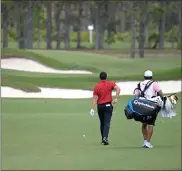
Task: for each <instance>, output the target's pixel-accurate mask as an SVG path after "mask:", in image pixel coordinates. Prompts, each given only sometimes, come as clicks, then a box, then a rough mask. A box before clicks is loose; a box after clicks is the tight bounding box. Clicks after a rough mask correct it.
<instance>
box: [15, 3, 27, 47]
mask: <svg viewBox="0 0 182 171" xmlns="http://www.w3.org/2000/svg"><path fill="white" fill-rule="evenodd" d="M13 2H14V6H15V16H16V21H17V23H16V30H17V38H18V48H19V49H24V48H25V40H24V38H25V37H24V36H25V29H24V21H25V19H24V17H25V15H24V7H25V3H26V2H21V1H13Z"/></svg>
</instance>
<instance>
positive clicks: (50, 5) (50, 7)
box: [45, 1, 52, 49]
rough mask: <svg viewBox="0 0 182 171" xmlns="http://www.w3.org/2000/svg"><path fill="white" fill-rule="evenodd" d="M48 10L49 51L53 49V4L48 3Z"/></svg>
mask: <svg viewBox="0 0 182 171" xmlns="http://www.w3.org/2000/svg"><path fill="white" fill-rule="evenodd" d="M45 3H46V10H47V40H46V41H47V49H52V2H51V1H46V2H45Z"/></svg>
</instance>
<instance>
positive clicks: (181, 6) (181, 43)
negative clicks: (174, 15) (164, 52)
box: [178, 2, 182, 47]
mask: <svg viewBox="0 0 182 171" xmlns="http://www.w3.org/2000/svg"><path fill="white" fill-rule="evenodd" d="M181 13H182V2H180V3H179V11H178V21H179V32H178V45H179V46H180V47H181V46H182V21H181V20H182V14H181Z"/></svg>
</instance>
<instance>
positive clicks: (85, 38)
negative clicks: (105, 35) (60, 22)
mask: <svg viewBox="0 0 182 171" xmlns="http://www.w3.org/2000/svg"><path fill="white" fill-rule="evenodd" d="M80 37H81V41H82V42H89V32H88V31H81V33H80ZM77 39H78V34H77V32H71V34H70V41H71V42H76V41H77ZM92 40H95V32H92Z"/></svg>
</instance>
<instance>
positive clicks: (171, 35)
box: [166, 25, 178, 42]
mask: <svg viewBox="0 0 182 171" xmlns="http://www.w3.org/2000/svg"><path fill="white" fill-rule="evenodd" d="M166 40H167V41H169V42H177V41H178V27H177V26H176V25H175V26H173V27H172V29H171V30H170V31H168V32H167V33H166Z"/></svg>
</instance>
